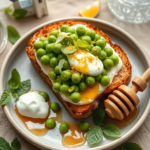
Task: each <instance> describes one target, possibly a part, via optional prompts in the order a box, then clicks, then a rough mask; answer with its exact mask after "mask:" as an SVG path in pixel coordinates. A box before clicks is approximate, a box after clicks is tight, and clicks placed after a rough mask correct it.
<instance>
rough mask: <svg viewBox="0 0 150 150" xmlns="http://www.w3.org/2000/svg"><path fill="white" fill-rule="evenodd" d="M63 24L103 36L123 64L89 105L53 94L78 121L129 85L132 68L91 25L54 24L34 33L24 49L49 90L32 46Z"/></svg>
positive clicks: (46, 77)
mask: <svg viewBox="0 0 150 150" xmlns="http://www.w3.org/2000/svg"><path fill="white" fill-rule="evenodd" d="M63 24H67V25H69V26H73V25H75V24H83V25H85V26H87V27H88V28H90V29H92V30H95V32H96V33H97V34H99V35H101V36H103V37H104V38H105V39H106V41H107V42H108V43H109V44H110V45H111V47H113V48H114V50H115V52H117V53H118V55H119V57H120V58H121V59H122V62H123V66H122V68H121V70H120V71H119V72H118V74H117V75H116V76H115V77H114V79H113V82H112V83H111V84H110V85H109V86H108V87H107V88H106V89H105V91H104V92H103V93H102V94H100V95H99V97H98V98H97V99H95V100H94V101H93V102H92V103H90V104H86V105H74V104H72V103H69V102H66V101H64V100H63V99H62V97H61V95H60V94H59V93H55V92H54V93H55V95H56V96H57V97H58V99H59V100H60V101H61V102H62V103H63V105H64V106H65V107H66V109H67V111H68V112H69V114H70V115H71V116H72V117H73V118H75V119H78V120H80V119H83V118H86V117H88V116H89V115H90V114H92V112H93V110H95V109H96V108H97V107H98V105H99V103H100V102H102V101H103V100H104V99H105V98H106V96H107V95H108V94H109V93H111V92H112V91H113V90H115V89H116V88H117V87H118V86H120V85H121V84H128V83H129V81H130V78H131V73H132V66H131V64H130V62H129V60H128V57H127V55H126V53H125V52H124V51H123V49H122V48H121V47H119V46H118V45H117V44H113V43H112V41H111V39H110V37H109V36H108V35H107V34H106V33H104V32H103V31H101V30H99V28H97V27H95V26H94V25H91V24H88V23H85V22H80V21H75V20H69V21H62V22H56V23H53V24H50V25H47V26H45V27H44V28H42V29H41V30H39V31H38V32H37V33H35V34H34V35H33V37H31V39H30V40H29V42H28V46H27V48H26V52H27V55H28V56H29V58H30V60H31V62H32V64H33V66H34V67H35V69H36V70H37V72H38V73H39V74H40V75H41V77H42V78H43V79H44V80H45V82H46V83H47V84H48V85H49V87H50V88H51V89H52V82H51V81H50V79H49V77H48V76H47V75H45V74H44V73H43V72H42V70H41V68H40V66H39V65H38V63H37V62H36V57H35V54H34V46H33V44H34V42H35V41H36V40H37V38H40V37H48V36H49V34H50V32H51V31H52V30H57V29H60V27H61V26H62V25H63Z"/></svg>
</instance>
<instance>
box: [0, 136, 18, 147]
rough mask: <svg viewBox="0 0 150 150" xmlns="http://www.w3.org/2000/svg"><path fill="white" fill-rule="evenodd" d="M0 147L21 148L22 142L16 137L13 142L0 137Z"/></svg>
mask: <svg viewBox="0 0 150 150" xmlns="http://www.w3.org/2000/svg"><path fill="white" fill-rule="evenodd" d="M0 149H1V150H21V144H20V142H19V141H18V139H17V138H15V139H14V140H13V141H12V142H11V144H9V143H8V142H7V141H6V140H5V139H4V138H2V137H0Z"/></svg>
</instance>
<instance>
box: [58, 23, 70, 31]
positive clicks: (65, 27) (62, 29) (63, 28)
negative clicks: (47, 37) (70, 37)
mask: <svg viewBox="0 0 150 150" xmlns="http://www.w3.org/2000/svg"><path fill="white" fill-rule="evenodd" d="M67 28H69V26H68V25H66V24H64V25H62V26H61V28H60V31H61V32H66V30H67Z"/></svg>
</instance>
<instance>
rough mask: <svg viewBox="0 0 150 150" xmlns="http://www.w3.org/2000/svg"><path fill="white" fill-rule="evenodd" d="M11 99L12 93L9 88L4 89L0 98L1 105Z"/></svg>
mask: <svg viewBox="0 0 150 150" xmlns="http://www.w3.org/2000/svg"><path fill="white" fill-rule="evenodd" d="M10 101H11V93H10V91H9V90H7V89H6V90H4V92H3V94H2V96H1V98H0V105H6V104H8V103H9V102H10Z"/></svg>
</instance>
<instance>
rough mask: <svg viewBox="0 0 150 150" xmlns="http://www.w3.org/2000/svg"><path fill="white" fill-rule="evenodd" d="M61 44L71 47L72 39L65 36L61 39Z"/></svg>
mask: <svg viewBox="0 0 150 150" xmlns="http://www.w3.org/2000/svg"><path fill="white" fill-rule="evenodd" d="M62 44H63V45H65V46H68V45H73V39H72V37H70V36H67V37H65V38H64V39H63V41H62Z"/></svg>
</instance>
